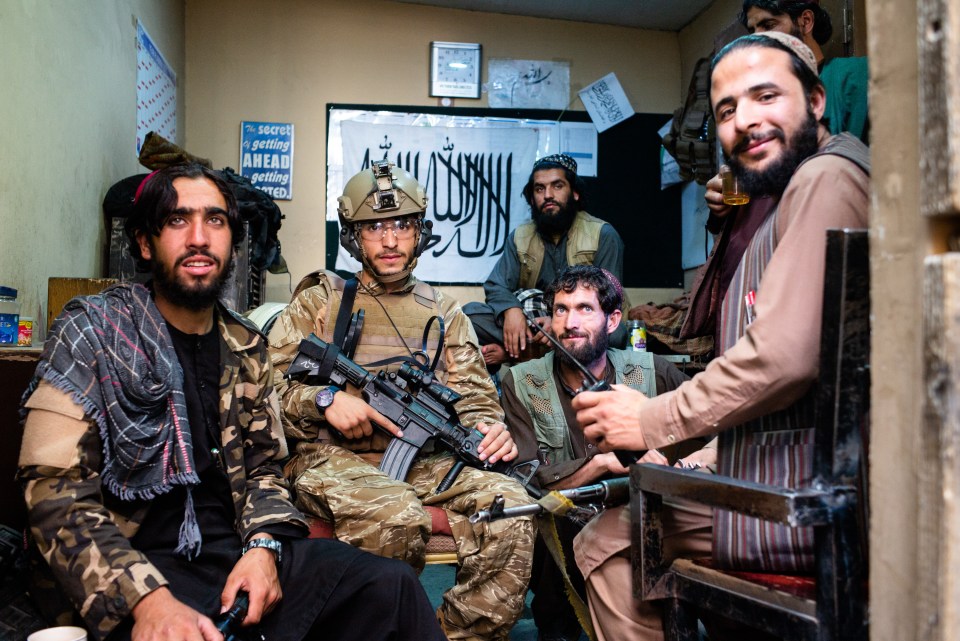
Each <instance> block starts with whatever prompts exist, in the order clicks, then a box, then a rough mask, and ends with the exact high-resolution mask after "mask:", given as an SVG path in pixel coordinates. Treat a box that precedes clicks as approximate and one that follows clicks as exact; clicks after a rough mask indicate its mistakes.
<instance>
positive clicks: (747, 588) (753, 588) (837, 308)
mask: <svg viewBox="0 0 960 641" xmlns="http://www.w3.org/2000/svg"><path fill="white" fill-rule="evenodd" d="M869 284H870V283H869V264H868V248H867V234H866V232H865V231H860V230H829V231H828V232H827V262H826V278H825V283H824V306H823V331H822V338H821V355H820V379H819V383H818V388H817V396H816V401H815V403H816V428H815V430H816V432H815V434H816V436H815V444H814V463H813V464H814V480H813V482H812V483H811V484H810V486H809V487H804V488H800V489H786V488H782V487H771V486H766V485H761V484H757V483H750V482H744V481H738V480H735V479H731V478H729V477H721V476H714V475H707V474H702V473H696V472H692V471H688V470H679V469H675V468H668V467H662V466H656V465H635V466H633V468H632V469H631V471H630V474H631V512H632V517H633V525H632V527H633V529H632V541H633V546H632V549H633V569H634V590H635V593H636V594H637V597H638V598H642V599H644V600H648V599H662V600H664V601H665V606H666V607H665V608H664V612H665V614H664V627H665V634H666V638H667V639H668V640H674V641H692V640H696V639H698V638H699V636H698V626H697V619H698V618H699V617H700V616H701V614H703V615H704V616H710V615H709V614H708V613H715V614H718V615H721V616H723V617H726V618H727V619H732V620H734V621H738V622H741V623H742V624H744V625H746V626H748V627H751V628H754V629H757V630H761V631H764V632H766V633H768V634H771V635H774V636H776V637H779V638H781V639H789V640H819V641H828V640H836V641H841V640H842V641H858V640H863V641H866V639H867V605H866V589H867V558H866V556H867V543H866V534H865V532H866V512H867V503H866V494H865V488H866V487H867V483H866V478H867V477H866V465H867V457H866V454H865V452H866V448H867V437H866V430H867V427H866V426H867V424H868V418H869V417H868V410H869V387H870V376H869V353H870V316H869V314H870V304H869ZM667 497H670V498H685V499H689V500H692V501H696V502H698V503H702V504H705V505H709V506H712V507H714V508H720V509H725V510H732V511H734V512H739V513H741V514H746V515H749V516H753V517H757V518H761V519H764V520H767V521H772V522H775V523H781V524H785V525H787V526H790V527H802V526H813V527H814V555H815V575H814V576H812V577H803V576H784V575H774V574H760V573H747V572H731V571H723V570H718V569H716V568H714V567H711V563H710V562H709V561H706V562H702V561H694V560H690V559H677V560H675V561H673V562H672V563H671V564H669V565H667V564H664V563H663V562H662V560H661V551H662V549H661V534H662V529H661V507H662V502H663V499H664V498H667Z"/></svg>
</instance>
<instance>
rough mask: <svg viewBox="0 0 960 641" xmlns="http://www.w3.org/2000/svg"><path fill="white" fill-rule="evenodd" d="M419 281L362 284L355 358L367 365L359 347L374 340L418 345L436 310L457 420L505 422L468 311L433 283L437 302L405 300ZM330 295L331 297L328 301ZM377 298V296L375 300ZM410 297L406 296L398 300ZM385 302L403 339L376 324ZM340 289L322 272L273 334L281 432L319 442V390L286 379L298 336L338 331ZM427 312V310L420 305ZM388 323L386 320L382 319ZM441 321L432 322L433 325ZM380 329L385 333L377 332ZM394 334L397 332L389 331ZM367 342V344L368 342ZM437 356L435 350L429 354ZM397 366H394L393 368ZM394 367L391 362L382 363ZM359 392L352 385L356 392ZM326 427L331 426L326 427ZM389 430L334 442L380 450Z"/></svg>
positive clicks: (444, 373)
mask: <svg viewBox="0 0 960 641" xmlns="http://www.w3.org/2000/svg"><path fill="white" fill-rule="evenodd" d="M417 284H418V281H417V279H416V278H414V277H413V276H410V277H409V278H408V280H407V282H406V283H404V286H403V287H402V288H400V290H398V291H396V292H393V293H389V294H388V293H387V292H386V290H385V289H384V288H383V285H381V284H380V283H377V282H375V283H373V285H371V286H369V287H368V288H366V289H367V291H364V287H361V288H360V290H359V291H358V292H357V298H356V301H355V303H354V309H361V308H363V309H365V310H367V320H366V321H365V322H364V330H363V333H362V334H361V335H360V348H359V349H358V352H357V353H358V356H357V359H358V360H357V362H359V363H360V364H363V363H364V362H365V361H364V360H363V359H362V358H360V355H361V353H363V352H364V351H365V348H366V347H367V346H368V345H370V344H371V343H377V345H376V349H378V350H379V355H381V356H383V355H394V356H396V355H407V354H408V353H409V351H408V347H412V349H420V347H421V344H420V341H421V336H422V334H423V329H424V327H425V326H426V325H427V322H428V321H429V319H430V317H431V315H432V314H434V313H438V314H439V315H440V316H441V317H442V318H443V320H444V324H445V332H446V334H445V337H444V348H443V359H442V363H441V365H440V366H439V367H438V368H437V371H438V376H439V378H440V381H441V382H442V383H443V384H444V385H446V386H448V387H450V388H451V389H453V390H454V391H455V392H457V393H459V394H461V395H462V397H463V398H461V399H460V401H458V402H457V404H456V409H457V413H458V415H459V417H460V421H461V422H462V423H463V424H464V425H466V426H468V427H473V426H474V425H476V424H477V423H479V422H481V421H483V422H485V423H492V422H502V421H503V410H502V409H501V408H500V403H499V400H498V398H497V391H496V387H494V384H493V381H492V380H491V379H490V375H489V374H488V373H487V368H486V365H484V362H483V356H482V355H481V354H480V347H479V341H478V340H477V335H476V332H474V329H473V325H472V324H471V323H470V319H469V318H467V316H466V314H464V313H463V309H462V308H461V307H460V303H458V302H457V301H456V300H454V299H452V298H448V297H446V296H444V295H443V293H442V292H440V291H439V290H437V289H436V288H433V294H434V296H435V301H434V303H435V305H431V306H426V305H423V306H421V307H420V308H419V310H418V308H417V306H416V305H406V306H405V305H404V303H406V302H408V301H409V299H411V298H414V297H415V296H416V295H417V294H416V288H417ZM331 297H333V300H331ZM373 299H376V300H373ZM401 299H405V300H401ZM377 301H379V303H380V304H382V305H383V308H382V309H383V310H386V312H387V314H388V315H389V316H390V317H391V322H393V323H394V326H395V327H398V328H399V329H400V330H401V331H402V333H403V338H402V340H403V344H401V343H400V339H399V337H398V336H397V335H396V330H394V329H393V327H390V329H388V330H379V331H378V329H377V323H376V322H371V320H372V319H373V318H374V317H375V316H377V315H382V314H383V312H382V310H381V309H380V308H379V305H378V303H377ZM339 302H340V292H338V291H336V289H335V287H334V286H333V285H332V283H331V278H330V276H329V275H327V274H326V273H321V274H319V282H318V283H317V284H316V285H314V286H312V287H309V288H306V289H304V290H303V291H301V292H300V293H299V294H298V295H297V296H296V297H295V298H294V299H293V301H292V302H291V303H290V305H288V306H287V308H286V309H285V310H284V311H283V313H282V314H281V315H280V317H279V318H277V321H276V323H275V324H274V325H273V329H272V330H271V332H270V355H271V359H272V360H273V367H274V376H275V380H274V383H275V385H276V387H277V391H278V392H279V394H280V398H281V404H282V408H283V424H284V430H285V432H286V434H287V436H288V437H290V438H293V439H298V440H311V441H312V440H316V439H317V438H318V436H321V433H320V428H321V425H322V423H323V417H322V416H321V415H320V411H319V410H318V409H317V406H316V403H315V402H314V400H315V398H316V396H317V392H318V391H319V390H320V389H321V388H319V387H315V386H308V385H304V384H302V383H298V382H296V381H288V380H286V379H284V378H283V375H284V373H285V372H286V371H287V367H289V365H290V363H291V362H292V361H293V359H294V357H295V356H296V354H297V350H298V347H299V345H300V341H301V340H302V339H304V338H306V337H307V336H309V335H310V333H314V334H316V335H317V336H319V337H321V338H324V337H327V338H325V340H330V339H329V336H331V335H332V334H333V325H334V323H335V321H336V314H337V311H338V310H339ZM402 309H407V310H409V309H413V310H417V311H414V312H413V313H410V312H402V311H401V310H402ZM420 310H422V311H420ZM380 325H383V323H380ZM436 327H437V325H436V324H434V326H433V331H434V332H435V331H436ZM380 334H382V335H380ZM391 334H392V335H391ZM365 344H366V345H365ZM430 355H431V356H432V355H433V352H431V353H430ZM397 367H398V366H396V365H395V366H393V368H394V369H396V368H397ZM384 369H390V368H384ZM354 391H355V390H354ZM324 431H326V430H324ZM390 438H391V437H390V436H389V435H387V434H386V433H385V432H380V431H379V430H378V431H376V432H375V433H374V437H373V438H371V439H356V440H355V441H344V440H343V439H338V438H337V437H336V435H333V439H334V440H335V442H336V444H337V445H341V446H343V447H346V448H347V449H350V450H353V451H355V452H356V451H368V452H382V451H383V450H384V449H385V448H386V445H387V444H388V443H389V441H390Z"/></svg>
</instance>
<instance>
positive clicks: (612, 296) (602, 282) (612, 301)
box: [543, 265, 623, 316]
mask: <svg viewBox="0 0 960 641" xmlns="http://www.w3.org/2000/svg"><path fill="white" fill-rule="evenodd" d="M577 287H585V288H587V289H592V290H594V291H595V292H597V299H598V300H599V301H600V309H602V310H603V313H604V314H606V315H607V316H609V315H610V314H612V313H613V312H614V311H615V310H618V309H620V308H621V307H622V306H623V296H622V295H621V294H620V291H619V290H618V289H617V287H616V286H615V285H614V284H613V283H612V282H610V279H609V278H607V275H606V274H605V273H604V271H603V270H602V269H600V268H599V267H597V266H595V265H571V266H570V267H567V268H566V269H564V270H563V271H562V272H560V275H559V276H557V278H556V279H555V280H554V281H553V282H552V283H550V284H549V285H548V286H547V290H546V291H545V292H544V294H543V299H544V302H545V303H546V304H547V309H549V310H551V312H552V311H553V298H554V296H555V295H556V293H557V292H559V291H562V292H564V293H567V294H570V293H572V292H573V291H575V290H576V289H577Z"/></svg>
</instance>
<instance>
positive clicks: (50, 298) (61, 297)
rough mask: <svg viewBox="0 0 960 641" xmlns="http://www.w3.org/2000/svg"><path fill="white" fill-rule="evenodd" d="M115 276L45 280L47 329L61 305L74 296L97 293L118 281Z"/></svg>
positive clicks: (52, 278)
mask: <svg viewBox="0 0 960 641" xmlns="http://www.w3.org/2000/svg"><path fill="white" fill-rule="evenodd" d="M118 282H120V281H118V280H117V279H116V278H58V277H51V278H50V280H48V281H47V329H48V330H49V329H50V326H51V325H52V324H53V319H55V318H56V317H57V316H58V315H59V314H60V311H61V310H62V309H63V306H64V305H66V304H67V302H68V301H69V300H70V299H71V298H73V297H74V296H85V295H87V294H97V293H99V292H100V291H102V290H103V289H104V288H105V287H108V286H110V285H113V284H114V283H118Z"/></svg>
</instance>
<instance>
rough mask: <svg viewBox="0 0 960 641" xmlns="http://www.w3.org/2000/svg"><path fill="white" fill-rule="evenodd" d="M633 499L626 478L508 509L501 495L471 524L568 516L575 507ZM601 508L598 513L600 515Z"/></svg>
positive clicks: (585, 486)
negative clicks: (531, 517)
mask: <svg viewBox="0 0 960 641" xmlns="http://www.w3.org/2000/svg"><path fill="white" fill-rule="evenodd" d="M629 498H630V479H629V478H628V477H626V476H624V477H620V478H615V479H609V480H606V481H600V482H599V483H594V484H592V485H582V486H580V487H572V488H569V489H566V490H554V491H553V492H550V493H549V494H547V495H546V496H544V497H543V498H541V499H540V500H539V501H538V502H537V503H531V504H529V505H516V506H511V507H504V504H503V497H502V496H500V495H497V496H496V497H495V498H494V499H493V503H491V505H490V508H489V509H486V510H480V511H479V512H477V513H475V514H473V515H471V516H470V522H471V523H489V522H491V521H499V520H500V519H509V518H514V517H517V516H526V515H528V514H533V515H538V514H543V513H544V512H551V513H553V514H560V515H562V514H564V513H566V512H567V511H569V509H570V508H571V507H573V506H590V505H598V504H599V506H603V507H611V506H613V505H620V504H622V503H626V502H627V500H628V499H629ZM599 510H600V508H599V507H597V508H596V511H597V512H599Z"/></svg>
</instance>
